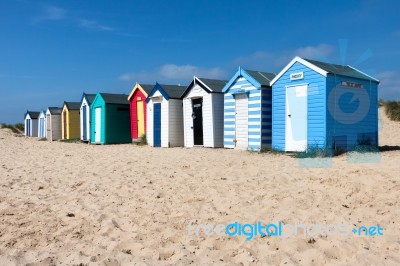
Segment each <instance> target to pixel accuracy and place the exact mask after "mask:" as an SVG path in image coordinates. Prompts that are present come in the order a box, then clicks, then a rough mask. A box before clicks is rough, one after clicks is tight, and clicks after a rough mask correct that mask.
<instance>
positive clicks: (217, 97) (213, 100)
mask: <svg viewBox="0 0 400 266" xmlns="http://www.w3.org/2000/svg"><path fill="white" fill-rule="evenodd" d="M226 83H227V81H226V80H215V79H205V78H198V77H194V78H193V81H192V83H190V85H189V86H188V88H187V89H186V91H185V93H184V95H183V124H184V136H185V143H184V144H185V147H193V146H204V147H212V148H214V147H223V146H224V95H223V94H222V89H223V88H224V86H225V85H226Z"/></svg>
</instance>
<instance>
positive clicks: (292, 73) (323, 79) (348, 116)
mask: <svg viewBox="0 0 400 266" xmlns="http://www.w3.org/2000/svg"><path fill="white" fill-rule="evenodd" d="M271 84H272V91H273V95H272V99H273V103H272V106H273V112H272V114H273V119H272V132H273V135H272V146H273V147H274V148H275V149H278V150H282V151H307V150H310V149H311V148H322V149H339V150H351V149H353V148H354V147H355V146H357V145H378V93H377V89H378V84H379V81H378V80H377V79H375V78H373V77H371V76H369V75H367V74H365V73H363V72H361V71H360V70H357V69H355V68H354V67H351V66H343V65H336V64H328V63H324V62H320V61H315V60H309V59H303V58H300V57H295V58H294V59H293V60H292V61H291V62H290V63H289V64H288V65H287V66H286V67H285V68H284V69H283V70H282V71H281V72H280V73H279V74H278V75H277V76H276V77H275V78H274V79H273V80H272V82H271Z"/></svg>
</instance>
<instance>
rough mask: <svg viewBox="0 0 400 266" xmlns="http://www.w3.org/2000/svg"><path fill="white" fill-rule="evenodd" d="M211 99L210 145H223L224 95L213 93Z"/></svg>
mask: <svg viewBox="0 0 400 266" xmlns="http://www.w3.org/2000/svg"><path fill="white" fill-rule="evenodd" d="M211 99H212V100H211V101H212V105H213V107H212V112H213V114H212V121H213V132H214V143H213V146H212V147H215V148H217V147H223V146H224V95H223V94H221V93H213V94H212V95H211Z"/></svg>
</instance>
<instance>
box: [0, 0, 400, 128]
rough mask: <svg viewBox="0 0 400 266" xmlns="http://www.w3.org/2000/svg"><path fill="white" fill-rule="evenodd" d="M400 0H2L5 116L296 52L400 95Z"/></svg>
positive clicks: (273, 66)
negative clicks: (351, 69)
mask: <svg viewBox="0 0 400 266" xmlns="http://www.w3.org/2000/svg"><path fill="white" fill-rule="evenodd" d="M399 10H400V4H399V2H398V1H382V0H380V1H341V0H340V1H321V0H319V1H265V0H260V1H228V0H223V1H216V0H214V1H202V0H196V1H191V0H182V1H176V0H170V1H149V0H146V1H141V0H135V1H124V0H118V1H103V0H97V1H75V0H70V1H41V0H38V1H29V0H26V1H25V0H14V1H12V0H0V36H1V39H0V122H7V123H14V122H21V121H22V119H23V115H24V113H25V111H26V110H27V109H29V110H41V109H45V108H47V107H48V106H61V105H62V103H63V101H64V100H67V101H79V100H80V98H81V95H82V92H83V91H85V92H91V93H95V92H99V91H101V92H114V93H126V94H129V92H130V90H131V88H132V86H133V85H134V83H135V82H136V81H138V82H142V83H151V84H153V83H155V82H156V81H158V82H162V83H171V84H178V83H179V84H188V83H190V81H191V78H192V77H193V75H197V76H200V77H209V78H223V79H229V78H230V76H232V75H233V74H234V72H235V70H236V69H237V67H238V66H239V65H240V66H243V67H245V68H248V69H254V70H262V71H267V72H276V73H277V72H279V71H280V70H281V69H282V68H283V67H284V66H285V65H286V64H287V63H288V62H289V61H290V60H291V59H292V58H293V57H294V56H296V55H298V56H303V57H306V58H313V59H319V60H326V61H328V62H332V63H344V64H350V65H353V66H356V67H357V68H359V69H361V70H363V71H365V72H367V73H370V74H372V75H374V76H376V77H377V78H378V79H380V80H381V81H382V82H381V85H380V97H382V98H385V99H400V90H399V88H400V63H399V59H400V19H399Z"/></svg>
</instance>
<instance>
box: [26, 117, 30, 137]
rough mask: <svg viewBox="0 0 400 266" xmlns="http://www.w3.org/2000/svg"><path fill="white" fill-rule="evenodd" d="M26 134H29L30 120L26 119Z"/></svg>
mask: <svg viewBox="0 0 400 266" xmlns="http://www.w3.org/2000/svg"><path fill="white" fill-rule="evenodd" d="M26 136H29V137H30V136H31V120H30V119H26Z"/></svg>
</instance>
